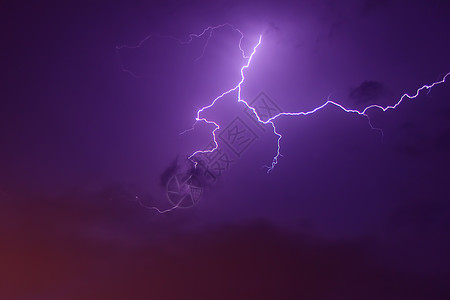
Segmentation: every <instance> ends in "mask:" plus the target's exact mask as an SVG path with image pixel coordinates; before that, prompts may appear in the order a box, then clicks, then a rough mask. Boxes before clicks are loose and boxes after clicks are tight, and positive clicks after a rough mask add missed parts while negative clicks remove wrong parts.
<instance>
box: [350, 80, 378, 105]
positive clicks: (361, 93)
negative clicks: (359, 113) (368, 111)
mask: <svg viewBox="0 0 450 300" xmlns="http://www.w3.org/2000/svg"><path fill="white" fill-rule="evenodd" d="M384 90H385V89H384V86H383V84H382V83H381V82H378V81H371V80H366V81H363V82H362V83H361V84H360V85H359V86H358V87H356V88H355V89H353V90H352V91H351V92H350V95H349V96H350V99H353V100H355V101H357V102H358V103H360V104H366V105H367V104H374V103H376V101H377V100H378V99H380V98H381V97H382V96H383V93H384Z"/></svg>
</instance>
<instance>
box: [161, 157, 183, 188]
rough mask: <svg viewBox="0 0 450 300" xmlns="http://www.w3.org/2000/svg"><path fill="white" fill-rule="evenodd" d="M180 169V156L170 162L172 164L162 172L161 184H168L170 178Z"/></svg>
mask: <svg viewBox="0 0 450 300" xmlns="http://www.w3.org/2000/svg"><path fill="white" fill-rule="evenodd" d="M179 169H180V167H179V165H178V156H177V157H176V158H175V159H174V160H173V161H172V162H171V163H170V165H169V166H168V167H167V168H166V169H165V170H164V172H163V173H162V174H161V177H160V180H161V186H166V185H167V182H169V179H170V178H171V177H172V176H173V175H175V174H176V173H177V171H178V170H179Z"/></svg>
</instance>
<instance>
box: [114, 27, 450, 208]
mask: <svg viewBox="0 0 450 300" xmlns="http://www.w3.org/2000/svg"><path fill="white" fill-rule="evenodd" d="M223 27H229V28H231V29H232V30H233V31H235V32H238V33H239V34H240V38H239V43H238V47H239V50H240V51H241V53H242V57H243V58H244V59H246V63H245V64H244V65H243V66H242V67H241V69H240V74H241V79H240V81H239V82H238V83H237V84H236V85H235V86H234V87H232V88H230V89H229V90H227V91H225V92H223V93H222V94H220V95H219V96H217V97H216V98H214V99H213V100H212V102H211V103H210V104H208V105H206V106H204V107H202V108H201V109H199V110H198V111H197V114H196V118H195V123H194V124H193V125H192V127H191V128H190V129H187V130H185V131H183V132H181V133H180V135H181V134H184V133H186V132H188V131H191V130H194V127H195V125H196V124H197V123H198V122H204V123H206V124H212V125H213V126H214V129H213V130H212V132H211V133H212V136H213V142H214V145H215V146H214V147H213V148H212V149H209V150H197V151H195V152H194V153H192V154H191V155H190V156H189V157H188V159H189V160H190V161H191V162H192V163H193V164H194V167H196V166H197V164H198V163H197V162H196V161H195V160H194V156H195V155H197V154H202V153H211V152H214V151H215V150H216V149H217V148H218V147H219V144H218V142H217V137H216V132H217V131H218V130H220V128H221V127H220V125H219V124H218V123H216V122H215V121H213V120H209V119H207V118H206V117H202V114H203V112H204V111H206V110H208V109H210V108H211V107H213V106H214V105H215V104H216V103H217V102H218V101H219V100H220V99H222V98H223V97H224V96H226V95H228V94H230V93H232V92H236V91H237V102H238V103H243V104H244V105H245V106H246V107H247V108H248V109H250V110H251V111H252V112H253V114H254V115H255V117H256V118H257V120H258V122H260V123H261V124H264V125H270V126H271V127H272V131H273V133H274V134H275V135H276V136H277V143H276V145H277V147H276V153H275V155H274V157H273V159H272V162H271V165H270V166H266V167H267V173H270V172H271V171H272V170H273V169H274V167H275V166H276V165H277V164H278V160H279V158H280V156H282V155H281V152H280V150H281V145H280V144H281V139H282V137H283V136H282V135H281V133H279V132H278V131H277V128H276V125H275V123H274V121H275V120H276V119H277V118H279V117H281V116H307V115H311V114H314V113H316V112H318V111H320V110H321V109H323V108H325V107H327V106H330V105H333V106H336V107H337V108H339V109H341V110H342V111H344V112H346V113H351V114H358V115H360V116H363V117H365V118H367V120H368V123H369V126H370V128H371V129H374V130H378V131H380V132H381V134H383V131H382V130H381V129H380V128H376V127H374V126H373V125H372V123H371V120H370V117H369V115H368V111H370V110H373V109H378V110H382V111H383V112H385V111H387V110H390V109H392V110H393V109H396V108H397V107H398V106H399V105H400V104H401V103H402V102H403V101H404V100H406V99H408V100H413V99H415V98H417V97H418V96H419V94H420V93H421V92H422V91H423V90H427V92H428V93H429V92H430V91H431V89H432V88H433V87H435V86H437V85H439V84H442V83H444V82H445V81H446V79H447V77H449V76H450V72H448V73H447V74H445V75H444V76H443V78H442V79H441V80H439V81H435V82H433V83H431V84H425V85H423V86H421V87H419V88H418V89H417V90H416V92H415V93H414V94H412V95H409V94H407V93H405V94H403V95H402V96H401V97H400V99H399V100H398V101H397V102H396V103H395V104H394V105H388V106H381V105H378V104H372V105H369V106H367V107H365V108H364V109H362V110H357V109H351V108H346V107H345V106H343V105H342V104H339V103H338V102H336V101H333V100H330V99H329V98H328V99H327V101H325V102H324V103H323V104H321V105H319V106H317V107H316V108H314V109H312V110H308V111H299V112H281V113H279V114H277V115H275V116H273V117H271V118H269V119H268V120H265V121H264V120H263V119H261V117H260V116H259V114H258V112H257V110H256V109H255V108H254V107H252V106H251V105H250V104H249V103H248V102H247V101H246V100H244V99H242V98H241V90H242V85H243V84H244V81H245V71H246V69H248V68H249V67H250V64H251V62H252V59H253V57H254V55H255V54H256V51H257V49H258V47H259V46H260V45H261V43H262V34H261V35H259V39H258V42H257V43H256V45H255V46H254V47H253V50H252V52H251V54H250V55H245V51H244V50H243V48H242V40H243V39H244V34H243V33H242V32H241V31H240V30H239V29H237V28H235V27H234V26H233V25H231V24H229V23H225V24H220V25H217V26H209V27H207V28H205V29H204V30H203V31H202V32H200V33H199V34H189V38H188V39H187V40H185V41H183V40H180V39H177V38H174V37H171V36H161V35H158V36H159V37H163V38H170V39H175V40H177V41H178V42H180V43H181V44H189V43H191V42H192V41H193V39H194V38H200V37H202V36H205V35H206V36H207V39H206V42H205V44H204V46H203V49H202V53H201V54H200V56H199V57H197V58H196V60H198V59H200V58H201V57H202V56H203V55H204V53H205V51H206V48H207V46H208V43H209V40H210V38H211V36H212V34H213V32H214V31H215V30H216V29H219V28H223ZM152 36H154V35H149V36H147V37H146V38H144V39H143V40H142V41H141V42H139V43H138V44H137V45H135V46H128V45H122V46H117V47H116V50H117V51H120V50H121V49H123V48H128V49H135V48H139V47H141V46H142V45H143V44H144V43H145V42H146V41H147V40H149V39H150V38H151V37H152ZM122 67H123V65H122ZM123 70H124V71H125V72H128V73H130V74H131V75H133V76H136V75H135V74H134V73H133V72H131V71H130V70H128V69H126V68H124V67H123ZM136 199H138V197H136ZM138 200H139V199H138ZM139 202H140V201H139ZM145 207H147V208H151V209H155V210H156V211H158V212H159V213H165V212H169V211H173V210H175V209H176V208H178V206H174V207H171V208H169V209H166V210H160V209H158V208H156V207H149V206H145Z"/></svg>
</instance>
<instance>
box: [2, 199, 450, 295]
mask: <svg viewBox="0 0 450 300" xmlns="http://www.w3.org/2000/svg"><path fill="white" fill-rule="evenodd" d="M40 200H41V201H42V202H41V204H40V206H39V207H40V208H38V207H37V206H36V207H33V208H26V209H22V210H20V211H14V210H11V207H10V208H9V209H8V214H9V216H10V217H11V216H12V213H15V214H16V217H20V216H21V218H18V219H12V218H8V220H9V221H7V224H6V223H5V222H6V221H5V220H6V219H5V218H2V223H3V224H2V225H3V226H2V239H3V240H2V243H3V247H2V256H1V258H0V261H1V263H2V265H3V268H2V269H1V271H0V278H1V280H0V296H1V297H2V298H3V299H11V300H15V299H28V298H31V299H48V300H52V299H62V298H64V299H82V298H83V299H91V298H92V299H93V298H95V299H124V298H132V299H155V300H158V299H165V300H170V299H186V300H189V299H258V300H261V299H311V300H314V299H367V300H370V299H374V300H375V299H409V300H416V299H435V300H438V299H448V298H446V297H448V296H449V295H450V290H449V288H448V286H447V284H446V282H444V280H443V278H442V277H440V278H435V277H434V276H420V277H412V276H410V275H409V274H407V273H404V272H401V271H396V270H394V269H392V268H390V267H389V266H388V265H387V264H385V263H384V262H383V261H382V260H380V259H379V258H377V257H376V256H374V253H373V251H371V248H372V246H373V245H374V241H373V240H371V239H357V240H354V241H347V242H325V241H321V240H320V239H316V238H312V237H308V236H304V235H298V234H297V235H294V234H291V233H286V232H285V231H281V230H279V229H277V228H276V227H274V226H272V225H270V224H269V223H267V222H263V221H259V222H251V223H247V224H239V225H238V224H234V225H233V224H222V225H219V224H217V225H215V226H210V227H209V229H208V230H202V231H201V232H196V233H195V232H184V234H170V235H163V236H164V237H163V238H160V239H154V238H152V239H146V238H145V237H146V236H148V237H150V236H152V237H154V235H155V233H156V232H158V231H160V233H161V234H162V233H167V232H168V231H170V230H173V227H171V229H169V227H168V226H166V227H164V226H160V225H161V224H160V225H159V226H158V225H157V223H152V222H148V220H147V222H146V221H145V218H143V217H142V216H143V214H142V211H139V210H135V209H133V208H130V207H128V208H126V205H125V206H124V205H122V207H121V208H120V209H119V208H117V204H118V203H116V205H115V207H116V208H114V209H113V207H114V206H102V205H98V204H93V203H92V202H90V201H92V199H89V201H87V202H86V203H87V204H86V206H85V207H84V209H82V210H81V211H80V210H74V208H73V207H71V208H68V206H69V207H70V204H69V205H67V202H65V200H64V199H55V200H54V201H45V199H40ZM58 201H59V203H60V204H57V203H56V202H58ZM63 203H65V204H63ZM44 204H45V205H44ZM36 208H37V209H36ZM124 208H125V209H124ZM112 209H113V211H117V212H119V211H120V212H121V213H120V214H115V213H113V211H112ZM45 210H47V212H45ZM44 212H45V213H44ZM4 213H5V210H3V214H4ZM113 219H117V220H120V222H119V223H117V220H116V221H112V220H113ZM165 219H166V221H168V220H167V218H165ZM158 223H161V222H158ZM165 223H166V225H168V224H169V223H170V222H165ZM181 223H182V222H180V224H181ZM44 224H45V226H43V225H44ZM118 224H119V225H118ZM5 225H7V226H5ZM86 227H87V228H86ZM6 228H8V229H7V230H6ZM69 229H70V230H69ZM179 232H180V233H181V231H179ZM161 234H160V235H161ZM133 241H134V243H133Z"/></svg>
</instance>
